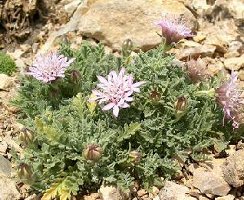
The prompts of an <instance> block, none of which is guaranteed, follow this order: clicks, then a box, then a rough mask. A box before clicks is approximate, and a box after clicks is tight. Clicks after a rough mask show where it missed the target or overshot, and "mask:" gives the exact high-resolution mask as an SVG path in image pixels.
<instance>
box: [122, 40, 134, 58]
mask: <svg viewBox="0 0 244 200" xmlns="http://www.w3.org/2000/svg"><path fill="white" fill-rule="evenodd" d="M132 50H133V42H132V40H131V39H126V40H125V41H124V42H123V44H122V54H123V56H129V55H130V54H131V52H132Z"/></svg>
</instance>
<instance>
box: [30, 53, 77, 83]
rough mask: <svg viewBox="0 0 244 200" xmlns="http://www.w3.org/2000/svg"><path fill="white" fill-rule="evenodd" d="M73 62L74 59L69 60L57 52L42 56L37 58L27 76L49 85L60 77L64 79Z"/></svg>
mask: <svg viewBox="0 0 244 200" xmlns="http://www.w3.org/2000/svg"><path fill="white" fill-rule="evenodd" d="M73 61H74V59H73V58H72V59H70V60H68V58H67V57H65V56H63V55H59V54H58V53H55V52H49V53H46V54H40V55H38V56H37V57H36V58H35V60H34V62H33V64H32V66H31V67H29V69H28V72H27V73H26V74H27V75H31V76H33V77H35V78H36V79H37V80H40V81H42V82H44V83H49V82H51V81H54V80H56V79H57V78H58V77H64V73H65V70H66V69H67V67H69V66H70V64H71V63H72V62H73Z"/></svg>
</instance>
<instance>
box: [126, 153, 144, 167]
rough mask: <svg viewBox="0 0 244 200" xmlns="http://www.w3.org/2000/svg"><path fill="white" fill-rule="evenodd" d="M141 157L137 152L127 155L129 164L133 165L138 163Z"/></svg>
mask: <svg viewBox="0 0 244 200" xmlns="http://www.w3.org/2000/svg"><path fill="white" fill-rule="evenodd" d="M141 157H142V155H141V153H140V152H138V151H131V152H130V153H129V158H130V160H131V162H132V163H134V164H138V163H140V161H141Z"/></svg>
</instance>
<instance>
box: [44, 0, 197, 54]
mask: <svg viewBox="0 0 244 200" xmlns="http://www.w3.org/2000/svg"><path fill="white" fill-rule="evenodd" d="M163 13H173V14H176V15H179V16H180V15H184V16H185V18H186V19H187V20H188V21H189V27H190V28H192V29H194V28H195V26H196V23H197V22H196V19H195V17H194V16H193V14H192V13H191V12H190V11H189V10H188V9H187V8H186V7H185V6H184V4H182V3H180V2H179V1H177V0H172V1H168V0H154V1H144V2H143V3H142V2H141V0H130V1H121V0H86V1H84V2H83V3H82V4H81V5H80V6H79V7H78V8H77V10H76V11H75V13H74V14H73V17H72V18H71V19H70V21H69V22H68V23H67V24H66V25H65V26H64V27H63V28H61V29H60V30H59V31H58V32H55V33H53V34H52V35H50V38H49V39H48V40H47V44H48V45H44V47H43V48H44V49H48V48H50V47H51V46H52V45H53V42H54V41H55V39H56V38H57V37H60V36H61V35H64V34H66V33H68V32H71V31H79V32H81V33H82V35H84V36H87V37H90V38H94V39H96V40H98V41H100V42H102V43H104V44H105V45H107V46H109V47H111V48H112V49H115V50H120V49H121V45H122V43H123V41H124V40H126V39H131V40H132V41H133V43H134V45H135V46H136V47H138V48H141V49H143V50H148V49H151V48H153V47H155V46H156V45H158V44H159V43H161V37H159V36H158V34H157V33H156V32H159V33H160V32H161V29H160V27H158V26H156V25H155V22H157V21H159V20H160V19H161V16H162V14H163Z"/></svg>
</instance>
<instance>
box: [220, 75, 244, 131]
mask: <svg viewBox="0 0 244 200" xmlns="http://www.w3.org/2000/svg"><path fill="white" fill-rule="evenodd" d="M216 99H217V102H218V103H219V105H221V106H222V107H223V111H224V118H226V119H230V120H232V126H233V128H238V127H239V124H240V119H239V116H240V114H241V112H242V110H243V108H244V107H243V106H244V99H243V97H242V96H241V91H240V90H239V89H238V83H237V73H236V72H232V73H231V77H230V79H229V80H228V81H227V82H225V83H224V84H223V85H222V86H220V87H219V88H217V89H216Z"/></svg>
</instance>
